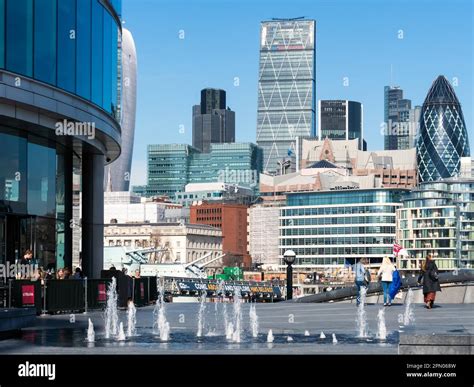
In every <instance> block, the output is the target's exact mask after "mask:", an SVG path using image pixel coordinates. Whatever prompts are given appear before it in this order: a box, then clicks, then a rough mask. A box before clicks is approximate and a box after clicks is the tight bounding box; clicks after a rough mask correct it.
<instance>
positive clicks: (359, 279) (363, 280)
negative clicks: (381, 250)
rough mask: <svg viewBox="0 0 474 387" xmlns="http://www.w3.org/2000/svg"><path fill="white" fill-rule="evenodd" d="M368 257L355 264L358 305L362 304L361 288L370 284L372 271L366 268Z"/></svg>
mask: <svg viewBox="0 0 474 387" xmlns="http://www.w3.org/2000/svg"><path fill="white" fill-rule="evenodd" d="M366 264H367V258H361V259H360V260H359V262H357V263H356V264H355V267H354V272H355V284H356V286H357V298H356V303H357V306H359V305H360V293H361V289H362V288H365V289H367V287H368V286H369V283H370V272H369V270H368V269H367V268H366V266H365V265H366Z"/></svg>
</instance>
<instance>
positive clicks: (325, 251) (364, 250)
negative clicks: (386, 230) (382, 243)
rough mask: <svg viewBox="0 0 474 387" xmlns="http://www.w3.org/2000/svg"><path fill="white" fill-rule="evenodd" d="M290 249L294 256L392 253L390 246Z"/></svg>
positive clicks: (282, 250) (389, 254)
mask: <svg viewBox="0 0 474 387" xmlns="http://www.w3.org/2000/svg"><path fill="white" fill-rule="evenodd" d="M284 250H286V248H285V249H281V252H280V254H283V253H284ZM292 250H293V251H294V252H295V253H296V256H299V255H300V256H301V255H310V256H311V255H322V256H324V255H326V256H327V255H334V256H341V255H342V256H345V255H346V256H347V255H358V256H361V257H363V256H367V255H387V256H391V255H392V254H393V249H392V247H352V246H346V247H324V248H323V247H320V248H311V247H305V248H303V247H295V248H292Z"/></svg>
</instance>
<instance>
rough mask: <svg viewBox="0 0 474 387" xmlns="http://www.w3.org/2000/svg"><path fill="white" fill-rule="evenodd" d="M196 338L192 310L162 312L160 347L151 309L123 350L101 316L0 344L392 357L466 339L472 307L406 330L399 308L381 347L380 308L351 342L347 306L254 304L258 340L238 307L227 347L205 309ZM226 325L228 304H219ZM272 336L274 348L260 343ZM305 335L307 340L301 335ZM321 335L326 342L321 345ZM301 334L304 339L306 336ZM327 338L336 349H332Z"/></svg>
mask: <svg viewBox="0 0 474 387" xmlns="http://www.w3.org/2000/svg"><path fill="white" fill-rule="evenodd" d="M205 305H206V308H205V310H204V312H203V316H204V319H203V320H202V321H203V335H202V337H199V338H198V337H196V332H197V326H198V315H199V304H191V303H187V304H184V303H170V304H166V317H167V320H168V322H169V323H170V327H171V336H170V340H169V341H168V342H161V341H160V339H159V337H158V336H157V335H156V332H154V331H153V328H152V327H153V321H154V316H153V309H154V308H153V306H149V307H143V308H138V309H137V313H136V318H137V324H136V328H137V336H135V337H132V338H127V340H126V341H124V342H118V341H116V340H114V339H108V340H107V339H105V338H104V313H103V312H102V311H91V312H89V313H87V314H75V315H67V314H62V315H45V316H40V317H38V318H37V319H36V325H35V326H33V327H31V328H27V329H24V330H23V331H22V333H21V335H20V336H18V337H16V338H11V339H7V340H3V341H0V353H2V354H127V355H128V354H160V353H161V354H165V353H175V354H176V353H180V354H200V353H208V354H215V353H219V354H220V353H223V354H397V353H398V342H399V336H400V334H403V332H404V333H413V334H434V335H437V334H438V335H439V334H448V335H449V334H451V335H459V334H472V333H473V332H474V307H473V306H472V304H459V305H457V304H445V305H439V306H437V307H436V308H434V309H432V310H427V309H425V308H424V306H423V305H422V304H414V305H412V307H413V309H412V311H413V316H414V322H412V323H410V325H408V326H404V325H403V322H400V321H402V320H401V317H403V315H404V313H405V306H404V305H394V306H392V307H387V308H385V323H386V328H387V339H386V340H379V339H377V331H378V322H377V313H378V311H379V310H380V309H381V306H380V305H367V306H366V313H367V323H368V327H369V337H368V338H358V337H357V335H358V331H357V323H356V318H357V308H356V307H355V305H353V304H345V303H329V304H296V303H286V302H282V303H275V304H257V305H256V310H257V315H258V323H259V334H258V337H257V338H255V337H252V335H251V334H250V322H249V321H250V320H249V304H243V305H242V327H243V334H242V340H241V342H240V343H235V342H232V341H228V340H227V339H226V337H225V334H224V332H225V329H224V310H223V308H224V304H213V303H207V304H205ZM225 307H226V310H227V316H228V319H229V320H231V319H232V315H233V304H225ZM89 318H90V319H91V321H92V322H93V324H94V327H95V334H96V341H95V343H87V342H86V340H85V338H86V329H87V325H88V319H89ZM119 321H122V322H123V324H124V327H125V328H126V324H127V315H126V311H119ZM270 329H271V330H272V332H273V335H274V336H275V340H274V342H273V343H267V333H268V331H269V330H270ZM305 331H307V332H305ZM321 332H324V334H325V336H326V338H325V339H321V338H320V334H321ZM308 333H309V336H308ZM333 334H334V335H335V337H336V340H337V343H334V342H333V336H332V335H333Z"/></svg>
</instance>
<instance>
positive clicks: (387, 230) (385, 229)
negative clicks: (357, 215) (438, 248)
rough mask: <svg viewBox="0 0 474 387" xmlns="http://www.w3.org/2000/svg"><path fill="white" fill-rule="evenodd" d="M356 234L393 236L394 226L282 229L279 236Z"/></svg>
mask: <svg viewBox="0 0 474 387" xmlns="http://www.w3.org/2000/svg"><path fill="white" fill-rule="evenodd" d="M357 234H395V226H363V227H327V228H326V227H319V228H297V229H294V228H283V229H281V235H282V236H287V235H311V236H313V235H357Z"/></svg>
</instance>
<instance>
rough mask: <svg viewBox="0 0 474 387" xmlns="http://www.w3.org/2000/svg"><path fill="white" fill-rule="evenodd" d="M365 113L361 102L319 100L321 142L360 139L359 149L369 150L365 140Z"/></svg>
mask: <svg viewBox="0 0 474 387" xmlns="http://www.w3.org/2000/svg"><path fill="white" fill-rule="evenodd" d="M363 120H364V112H363V105H362V104H361V103H360V102H355V101H347V100H319V105H318V131H319V136H318V137H319V140H324V139H325V138H326V137H327V138H330V139H331V140H354V139H356V138H358V139H359V149H360V150H367V143H366V142H365V140H364V127H363V125H364V123H363Z"/></svg>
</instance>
